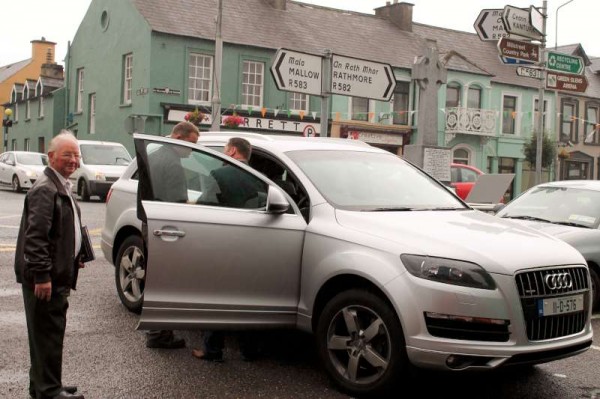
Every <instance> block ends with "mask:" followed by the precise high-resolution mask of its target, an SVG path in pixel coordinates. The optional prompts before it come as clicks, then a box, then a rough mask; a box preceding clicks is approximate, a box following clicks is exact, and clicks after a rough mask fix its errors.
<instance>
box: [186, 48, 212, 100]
mask: <svg viewBox="0 0 600 399" xmlns="http://www.w3.org/2000/svg"><path fill="white" fill-rule="evenodd" d="M212 68H213V57H212V56H210V55H206V54H196V53H191V54H190V58H189V64H188V75H189V78H188V82H189V87H188V102H189V103H190V104H200V103H208V102H210V100H211V97H212Z"/></svg>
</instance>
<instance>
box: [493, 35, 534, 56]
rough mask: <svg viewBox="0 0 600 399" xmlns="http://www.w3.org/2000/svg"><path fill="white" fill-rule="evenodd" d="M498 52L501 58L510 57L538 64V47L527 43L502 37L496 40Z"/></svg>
mask: <svg viewBox="0 0 600 399" xmlns="http://www.w3.org/2000/svg"><path fill="white" fill-rule="evenodd" d="M498 51H499V52H500V56H501V57H510V58H515V59H517V60H522V61H531V62H539V61H540V46H538V45H537V44H532V43H528V42H520V41H517V40H513V39H509V38H507V37H503V38H502V39H500V40H498Z"/></svg>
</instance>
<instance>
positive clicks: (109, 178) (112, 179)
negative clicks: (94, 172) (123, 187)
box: [106, 176, 119, 182]
mask: <svg viewBox="0 0 600 399" xmlns="http://www.w3.org/2000/svg"><path fill="white" fill-rule="evenodd" d="M117 180H119V178H118V177H111V176H106V181H112V182H115V181H117Z"/></svg>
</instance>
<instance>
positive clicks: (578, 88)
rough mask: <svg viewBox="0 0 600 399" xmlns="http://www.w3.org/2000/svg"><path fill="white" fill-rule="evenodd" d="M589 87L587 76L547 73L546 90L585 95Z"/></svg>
mask: <svg viewBox="0 0 600 399" xmlns="http://www.w3.org/2000/svg"><path fill="white" fill-rule="evenodd" d="M587 87H588V80H587V78H586V77H585V75H573V74H569V73H558V72H552V71H546V89H550V90H564V91H574V92H576V93H584V92H585V90H586V89H587Z"/></svg>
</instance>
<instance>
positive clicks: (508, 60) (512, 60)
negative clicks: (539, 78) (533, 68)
mask: <svg viewBox="0 0 600 399" xmlns="http://www.w3.org/2000/svg"><path fill="white" fill-rule="evenodd" d="M499 58H500V61H502V63H503V64H510V65H517V64H518V65H532V64H535V63H534V62H533V61H525V60H519V59H516V58H511V57H499Z"/></svg>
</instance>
